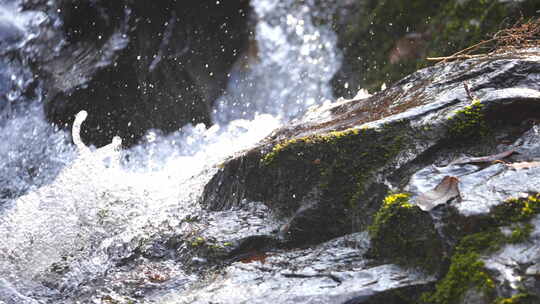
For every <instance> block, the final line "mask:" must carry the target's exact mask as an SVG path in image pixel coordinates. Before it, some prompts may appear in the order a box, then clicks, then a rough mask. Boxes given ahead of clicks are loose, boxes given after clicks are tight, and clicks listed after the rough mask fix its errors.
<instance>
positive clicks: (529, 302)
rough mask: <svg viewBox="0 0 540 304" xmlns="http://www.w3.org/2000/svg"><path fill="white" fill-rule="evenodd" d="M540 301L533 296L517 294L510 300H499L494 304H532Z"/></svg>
mask: <svg viewBox="0 0 540 304" xmlns="http://www.w3.org/2000/svg"><path fill="white" fill-rule="evenodd" d="M539 300H540V299H539V298H538V297H537V296H535V295H530V294H526V293H518V294H516V295H514V296H512V297H510V298H499V299H497V300H496V301H495V303H494V304H534V303H538V301H539Z"/></svg>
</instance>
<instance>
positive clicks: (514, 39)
mask: <svg viewBox="0 0 540 304" xmlns="http://www.w3.org/2000/svg"><path fill="white" fill-rule="evenodd" d="M534 47H539V48H540V18H537V19H531V20H529V21H526V22H524V21H523V19H521V20H520V21H518V22H517V23H516V24H514V26H512V27H511V28H508V29H503V30H500V31H498V32H497V33H495V34H494V35H493V38H491V39H488V40H484V41H481V42H479V43H477V44H475V45H472V46H470V47H468V48H465V49H463V50H461V51H459V52H457V53H454V54H452V55H450V56H445V57H428V58H426V59H427V60H430V61H440V62H447V61H450V60H457V59H471V58H480V57H487V56H492V55H496V54H502V53H511V52H514V51H516V50H518V49H525V48H534ZM485 48H488V50H489V52H487V53H481V54H474V53H477V52H478V51H479V50H480V49H485Z"/></svg>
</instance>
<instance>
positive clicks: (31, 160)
mask: <svg viewBox="0 0 540 304" xmlns="http://www.w3.org/2000/svg"><path fill="white" fill-rule="evenodd" d="M0 4H1V5H4V6H5V4H2V3H0ZM252 6H253V8H254V13H255V18H256V20H257V25H256V28H255V30H256V33H255V37H256V43H257V45H258V54H257V58H256V59H255V60H252V61H251V62H250V64H249V66H248V67H242V68H240V67H237V68H236V69H233V71H231V74H230V83H229V86H228V88H227V93H226V94H225V95H224V96H222V97H221V98H220V99H219V100H218V101H217V102H216V105H215V108H214V111H213V116H214V121H215V124H214V125H212V126H205V125H203V124H199V125H195V126H194V125H187V126H185V127H183V128H182V129H180V130H178V131H176V132H173V133H171V134H162V133H161V132H160V131H158V130H151V131H149V132H148V133H147V134H146V136H145V137H144V139H143V141H142V142H141V143H140V144H138V145H136V146H134V147H132V148H130V149H128V150H124V151H122V150H120V149H119V142H120V139H115V140H114V141H113V143H111V144H110V145H109V146H106V147H102V148H99V149H97V148H95V147H86V146H85V145H84V143H82V142H81V141H80V139H79V132H80V124H81V123H83V121H84V118H85V117H84V114H82V113H80V114H79V116H78V118H77V122H76V123H75V125H74V130H73V133H72V135H73V138H74V142H75V144H76V147H74V146H73V145H72V144H71V143H70V136H69V134H68V133H66V132H64V131H60V130H58V129H56V128H55V127H54V126H51V125H50V124H49V123H47V122H46V120H45V117H44V114H43V109H42V104H41V103H40V100H34V101H30V102H26V103H24V104H21V105H17V107H15V106H14V105H15V104H16V103H17V98H14V99H13V100H10V101H5V104H7V105H9V109H10V112H9V115H7V114H6V115H5V117H3V118H2V120H1V122H0V140H2V142H3V143H8V144H3V145H2V146H1V147H0V157H1V158H0V159H1V162H0V174H4V176H5V178H4V180H3V181H2V184H0V186H2V188H3V189H10V191H11V193H9V195H3V196H2V197H3V198H2V200H0V235H2V238H1V239H0V303H2V304H3V302H2V301H4V302H5V303H7V304H11V303H58V302H59V301H60V302H62V303H75V302H76V301H77V300H78V299H80V298H82V297H83V295H84V296H85V297H89V298H91V299H92V298H94V297H95V298H98V297H99V295H100V292H104V291H103V290H108V289H107V288H108V287H107V286H108V285H107V284H113V283H112V282H116V281H115V280H114V278H115V276H120V277H121V276H122V275H125V276H127V274H123V272H124V270H122V269H121V268H118V266H117V265H118V264H119V263H120V262H119V261H124V260H126V259H129V257H130V256H131V255H132V254H133V252H134V251H135V250H136V248H137V247H138V246H140V245H141V242H145V241H147V240H148V239H150V238H152V237H155V235H159V234H161V233H174V231H176V230H178V229H183V228H182V221H181V220H182V219H183V218H185V217H186V216H189V215H190V214H196V213H197V212H201V211H200V210H201V208H200V206H198V204H197V200H198V197H199V195H200V193H201V191H202V188H203V187H204V185H205V184H206V182H207V181H208V180H209V178H210V177H211V176H212V174H213V173H215V172H216V171H217V170H218V165H219V164H220V163H221V162H223V161H225V160H226V159H227V157H230V156H231V155H233V154H234V153H237V152H239V151H242V150H244V149H248V148H250V147H252V146H254V145H255V144H256V143H257V142H258V141H260V140H261V139H262V138H264V137H265V136H267V135H269V134H270V133H271V132H272V131H273V130H275V129H276V128H278V127H280V126H281V125H283V124H284V123H286V122H288V121H290V120H291V119H294V118H297V117H298V116H299V115H301V114H302V113H304V112H305V111H306V110H307V109H308V108H309V107H311V106H315V105H318V104H322V103H323V102H325V101H326V102H327V101H328V100H332V99H333V96H332V90H331V86H330V80H331V78H332V76H333V74H334V73H335V72H336V71H337V69H338V68H339V62H340V55H339V52H338V51H337V49H336V41H337V38H336V35H335V33H333V32H332V31H331V30H330V28H329V27H328V26H325V25H321V24H317V25H316V24H315V23H314V21H313V16H314V14H315V12H314V8H315V4H314V3H313V1H305V2H304V3H303V4H299V3H297V1H294V0H288V1H279V0H253V1H252ZM6 11H8V10H4V11H2V13H3V15H0V17H1V18H4V19H6V20H8V21H9V20H15V21H16V22H18V23H17V26H19V27H20V28H21V29H22V30H24V31H26V33H25V35H36V33H35V32H33V31H34V30H35V29H33V28H32V30H30V26H29V25H28V23H29V22H31V20H34V19H32V18H29V19H21V18H22V17H21V16H20V14H22V13H21V12H18V11H17V10H14V9H13V8H12V7H10V10H9V11H8V12H9V14H8V13H5V12H6ZM318 14H319V15H318V16H319V17H320V12H318ZM330 16H331V12H328V16H327V17H328V18H330ZM10 18H11V19H10ZM34 18H36V17H34ZM40 18H43V16H41V17H40ZM21 20H22V21H21ZM15 21H13V22H15ZM23 21H24V22H23ZM9 22H11V21H9ZM25 22H26V23H25ZM37 34H39V33H37ZM21 41H24V40H21ZM7 68H9V67H7V66H5V65H4V66H0V69H3V70H2V71H3V73H6V71H7ZM18 68H19V73H17V70H15V69H13V68H11V70H10V71H11V72H13V71H14V72H13V73H12V74H13V75H14V76H13V77H14V78H15V80H14V81H15V82H17V80H18V81H19V82H20V83H21V85H22V83H24V80H25V77H29V76H28V75H26V74H25V73H28V70H27V69H25V68H24V64H23V63H21V66H20V67H18ZM9 77H12V76H9ZM15 91H17V90H15ZM5 108H6V109H7V108H8V107H5ZM13 109H15V110H13ZM4 114H5V112H4ZM164 227H165V228H164ZM167 265H168V266H167V267H168V268H169V270H170V275H171V277H175V278H177V281H178V282H179V283H178V284H180V285H182V284H187V283H186V282H189V281H190V280H192V279H193V278H190V276H189V275H188V274H186V273H184V271H183V270H182V268H181V265H174V263H172V264H170V265H169V264H167ZM172 281H174V280H172ZM126 284H127V283H126ZM81 286H85V287H81ZM171 286H172V285H171ZM98 291H99V292H98ZM169 292H174V291H173V290H170V291H169ZM176 292H180V291H176ZM110 293H111V292H109V294H110ZM59 299H62V300H59Z"/></svg>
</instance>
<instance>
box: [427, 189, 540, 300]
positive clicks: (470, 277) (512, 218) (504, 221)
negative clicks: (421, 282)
mask: <svg viewBox="0 0 540 304" xmlns="http://www.w3.org/2000/svg"><path fill="white" fill-rule="evenodd" d="M539 213H540V194H533V195H530V196H528V197H526V198H519V199H509V200H507V201H505V202H504V203H502V204H500V205H498V206H496V207H494V208H493V209H492V210H491V212H490V218H491V219H492V220H493V226H491V227H490V228H487V229H486V230H485V231H483V232H479V233H475V234H472V235H468V236H465V237H463V238H462V239H461V241H460V242H459V244H458V245H457V246H456V248H455V249H454V254H453V256H452V259H451V264H450V269H449V271H448V273H447V274H446V276H445V277H444V278H443V279H442V280H441V281H439V283H438V284H437V286H436V290H435V291H434V292H432V293H426V294H424V295H423V296H422V301H423V302H424V303H433V304H452V303H459V302H460V300H461V298H462V297H463V295H464V294H465V292H466V291H467V290H469V288H473V287H474V288H477V289H478V290H481V291H483V292H484V293H486V294H488V295H491V291H492V289H493V288H494V285H493V280H492V279H491V278H490V277H489V275H488V273H487V272H486V271H485V270H484V264H483V262H482V261H481V260H480V256H481V254H489V253H492V252H494V251H496V250H499V249H500V248H501V247H502V246H503V245H505V244H508V243H520V242H524V241H526V240H527V239H528V238H529V236H530V234H531V232H532V231H533V228H534V227H533V225H532V224H531V223H528V222H527V221H529V220H530V219H531V218H532V217H533V216H535V215H537V214H539ZM503 226H510V227H511V228H512V232H511V233H510V235H505V234H503V233H502V232H501V231H500V227H503ZM530 299H532V298H531V297H530V296H528V295H523V294H521V295H516V296H514V297H511V298H506V299H498V300H497V301H495V303H496V304H511V303H533V302H531V300H530ZM534 299H536V298H534Z"/></svg>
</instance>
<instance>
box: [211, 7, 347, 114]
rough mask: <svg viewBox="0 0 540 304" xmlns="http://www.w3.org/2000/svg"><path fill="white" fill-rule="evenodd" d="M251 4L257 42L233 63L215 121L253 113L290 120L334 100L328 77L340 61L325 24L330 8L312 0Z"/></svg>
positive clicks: (326, 23) (330, 16) (333, 38)
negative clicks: (320, 5) (253, 12)
mask: <svg viewBox="0 0 540 304" xmlns="http://www.w3.org/2000/svg"><path fill="white" fill-rule="evenodd" d="M251 4H252V6H253V8H254V11H255V13H256V18H257V26H256V28H255V38H256V45H253V46H252V48H254V49H253V50H251V51H250V54H246V55H245V56H244V58H243V59H242V60H240V61H239V62H238V63H237V65H236V66H235V67H234V68H233V71H232V72H231V77H230V82H229V86H228V89H227V93H226V94H225V95H224V96H223V97H221V98H220V99H219V100H218V101H217V103H216V104H217V107H216V109H215V111H214V119H215V121H216V122H217V123H227V122H229V121H231V120H234V119H239V118H247V119H253V117H254V116H255V115H257V113H267V114H272V115H273V116H275V117H278V118H280V119H282V120H284V121H288V120H290V119H292V118H295V117H298V116H299V115H300V114H302V113H304V112H305V111H306V109H307V108H309V107H310V106H312V105H315V104H321V103H323V102H324V101H326V100H332V99H333V96H332V88H331V85H330V80H331V79H332V77H333V76H334V74H335V73H336V71H337V70H338V69H339V66H340V61H341V57H340V54H338V52H337V47H336V44H337V36H336V34H335V33H334V32H333V31H332V30H331V29H330V26H329V24H331V18H332V14H333V10H332V9H328V10H325V11H324V13H323V12H322V11H321V10H320V9H317V4H315V3H314V1H302V2H299V1H278V0H254V1H252V2H251ZM315 17H316V18H317V21H315V20H314V19H315ZM316 22H317V23H319V24H318V25H316Z"/></svg>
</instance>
